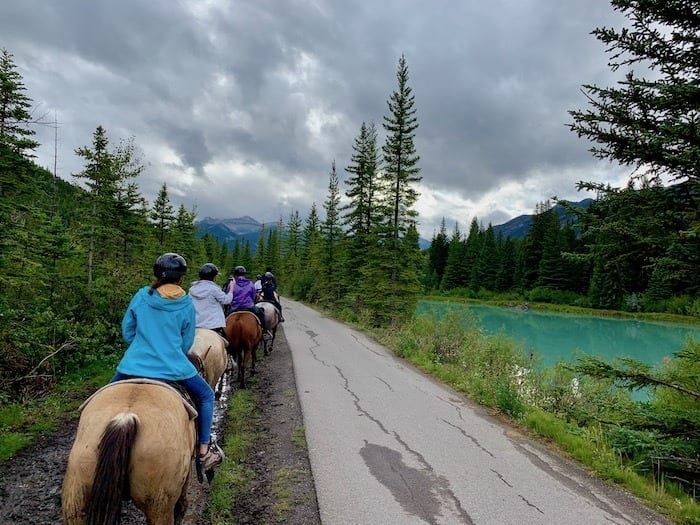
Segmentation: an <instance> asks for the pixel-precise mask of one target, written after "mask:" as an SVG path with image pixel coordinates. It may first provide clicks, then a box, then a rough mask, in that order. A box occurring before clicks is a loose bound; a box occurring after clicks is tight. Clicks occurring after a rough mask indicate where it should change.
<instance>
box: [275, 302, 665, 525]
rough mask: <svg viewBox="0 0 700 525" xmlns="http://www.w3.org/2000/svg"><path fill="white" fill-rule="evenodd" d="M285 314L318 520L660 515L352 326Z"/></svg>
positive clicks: (301, 309)
mask: <svg viewBox="0 0 700 525" xmlns="http://www.w3.org/2000/svg"><path fill="white" fill-rule="evenodd" d="M284 312H285V318H286V322H285V324H284V332H285V335H286V337H287V341H288V343H289V347H290V349H291V352H292V357H293V361H294V368H295V374H296V381H297V390H298V392H299V398H300V401H301V406H302V411H303V417H304V426H305V430H306V439H307V443H308V447H309V457H310V461H311V468H312V471H313V475H314V480H315V485H316V493H317V498H318V503H319V510H320V514H321V520H322V522H323V524H324V525H335V524H342V525H354V524H358V525H359V524H372V525H378V524H400V525H408V524H414V523H415V524H419V523H429V524H462V523H464V524H472V523H473V524H478V525H487V524H493V525H505V524H518V525H525V524H567V525H568V524H571V525H573V524H581V525H591V524H606V525H610V524H620V525H630V524H662V523H667V522H666V521H665V520H664V519H663V518H661V517H660V516H658V515H656V514H655V513H652V512H651V511H650V510H648V509H647V508H646V507H644V506H642V505H640V504H639V503H637V501H636V500H635V499H634V498H632V497H630V496H629V495H627V494H626V493H624V492H622V491H619V490H616V489H614V488H610V487H608V486H607V485H606V484H604V483H601V482H599V481H598V480H596V479H594V478H592V477H591V476H589V475H588V474H587V473H586V472H585V471H584V470H583V469H581V468H578V467H577V466H575V465H573V464H572V463H570V462H568V461H565V460H563V459H561V458H560V457H558V456H557V455H555V454H552V453H550V452H549V451H547V450H546V449H545V448H544V447H542V446H541V445H539V444H537V443H535V442H533V441H531V440H529V439H527V438H526V437H525V436H523V435H521V434H520V433H519V432H518V431H517V430H515V429H513V428H512V427H510V426H508V425H505V424H503V423H501V422H500V421H499V420H498V419H496V418H494V417H491V416H489V415H488V414H487V413H486V412H485V411H484V410H482V409H481V408H479V407H478V406H476V405H475V404H473V403H471V402H469V401H468V400H465V399H464V398H463V396H461V395H460V394H458V393H455V392H454V391H453V390H451V389H450V388H447V387H445V386H444V385H442V384H440V383H438V382H436V381H435V380H433V379H431V378H429V377H427V376H425V375H424V374H422V373H421V372H419V371H416V370H415V369H414V368H413V367H412V366H410V365H408V364H407V363H406V362H405V361H403V360H401V359H398V358H396V357H395V356H394V355H393V354H392V353H391V352H389V351H388V350H387V349H385V348H384V347H382V346H380V345H378V344H376V343H375V342H373V341H372V340H371V339H369V338H368V337H366V336H364V335H363V334H362V333H360V332H357V331H355V330H353V329H351V328H349V327H347V326H346V325H344V324H342V323H339V322H336V321H334V320H332V319H329V318H327V317H325V316H323V315H321V314H319V313H317V312H316V311H314V310H312V309H310V308H307V307H306V306H304V305H302V304H300V303H296V302H294V301H291V300H289V299H285V300H284Z"/></svg>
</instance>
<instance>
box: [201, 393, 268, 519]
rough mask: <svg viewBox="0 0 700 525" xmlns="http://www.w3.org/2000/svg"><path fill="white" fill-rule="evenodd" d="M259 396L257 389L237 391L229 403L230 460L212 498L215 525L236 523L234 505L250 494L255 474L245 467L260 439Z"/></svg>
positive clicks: (227, 445) (218, 475)
mask: <svg viewBox="0 0 700 525" xmlns="http://www.w3.org/2000/svg"><path fill="white" fill-rule="evenodd" d="M255 404H256V394H255V391H254V390H253V389H246V390H240V389H236V390H235V392H234V393H233V395H232V396H231V398H230V399H229V402H228V409H227V414H226V419H225V421H226V428H225V429H223V432H224V434H225V435H226V439H225V441H224V443H223V444H220V445H222V446H223V449H224V452H225V453H226V460H225V461H224V463H223V464H222V465H221V466H220V467H219V468H218V469H217V472H216V475H215V476H214V482H213V484H212V488H211V494H210V497H209V517H210V520H211V523H212V524H213V525H231V524H233V523H235V518H236V516H235V515H234V513H233V509H232V506H231V502H233V501H236V500H238V499H240V498H242V497H245V496H246V495H248V494H249V484H250V482H251V481H252V480H253V479H254V477H255V472H253V471H252V470H251V469H249V468H248V467H246V466H245V464H246V459H247V457H248V451H249V449H250V446H251V444H252V443H253V442H254V441H255V440H256V439H258V433H257V430H256V419H257V413H256V409H255Z"/></svg>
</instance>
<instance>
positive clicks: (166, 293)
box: [117, 285, 197, 381]
mask: <svg viewBox="0 0 700 525" xmlns="http://www.w3.org/2000/svg"><path fill="white" fill-rule="evenodd" d="M150 289H151V287H150V286H145V287H143V288H141V289H140V290H139V291H138V292H136V294H135V295H134V297H133V298H132V299H131V302H130V303H129V307H128V308H127V310H126V313H125V314H124V319H123V320H122V336H123V337H124V340H125V341H126V342H127V343H128V344H129V348H127V350H126V353H125V354H124V357H122V360H121V361H120V362H119V365H118V366H117V372H121V373H122V374H127V375H131V376H138V377H150V378H152V379H165V380H170V381H180V380H182V379H188V378H190V377H193V376H196V375H197V369H196V368H195V366H194V365H193V364H192V363H191V362H190V360H189V359H188V358H187V351H188V350H189V349H190V348H191V347H192V344H193V343H194V334H195V325H196V315H195V310H194V305H193V304H192V298H191V297H190V296H189V295H186V294H185V292H184V290H182V288H180V287H179V286H176V285H163V286H161V287H160V288H158V289H157V290H154V291H153V293H152V294H149V293H148V292H149V290H150ZM161 293H162V294H163V295H161Z"/></svg>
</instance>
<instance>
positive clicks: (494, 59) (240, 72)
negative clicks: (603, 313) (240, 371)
mask: <svg viewBox="0 0 700 525" xmlns="http://www.w3.org/2000/svg"><path fill="white" fill-rule="evenodd" d="M623 21H624V19H623V18H621V16H620V15H619V13H616V12H614V11H613V9H612V7H611V6H610V4H609V2H608V1H607V0H560V1H553V0H488V1H486V0H461V1H460V0H430V1H425V0H383V1H370V0H306V1H305V0H287V1H285V0H248V1H241V0H147V1H146V0H118V1H112V0H89V1H84V0H3V1H2V2H0V47H4V48H6V49H7V50H8V51H9V52H10V53H12V54H13V55H14V61H15V64H16V65H17V68H18V70H19V72H20V73H21V75H22V76H23V78H24V83H25V87H26V90H27V91H26V94H27V95H28V96H30V97H31V98H32V99H33V102H34V105H35V106H36V107H35V115H43V116H44V120H45V121H47V123H48V124H52V123H53V120H54V116H55V119H56V121H57V122H58V126H59V127H58V133H57V136H58V140H57V141H54V130H53V128H52V127H51V126H50V125H44V126H38V127H37V128H36V129H37V138H38V140H39V141H40V142H41V146H40V147H39V148H38V150H37V151H36V153H37V162H38V163H39V164H40V165H42V166H45V167H47V168H49V169H51V170H53V165H54V149H55V146H56V149H57V152H58V154H57V156H56V159H57V167H58V168H57V172H58V175H59V176H60V177H62V178H65V179H67V180H74V179H72V174H73V173H78V172H80V171H81V170H82V169H83V164H82V162H81V159H80V158H79V157H77V156H76V155H75V153H74V150H75V149H76V148H79V147H82V146H86V145H90V144H91V141H92V134H93V132H94V130H95V128H96V127H97V126H98V125H101V126H103V127H104V128H105V129H106V130H107V134H108V137H109V139H110V143H111V144H112V145H114V146H116V145H118V144H119V142H120V140H123V139H128V138H130V137H133V140H134V143H135V144H136V146H137V147H138V149H139V150H140V154H141V156H142V160H143V162H144V164H145V165H146V170H145V172H144V173H143V174H142V175H141V176H140V177H139V178H138V180H137V182H138V185H139V188H140V189H141V192H142V193H143V194H144V196H145V197H146V198H147V199H149V201H151V202H152V201H153V199H154V198H155V196H156V194H157V193H158V190H159V189H160V187H161V186H162V184H163V183H166V184H167V187H168V192H169V195H170V199H171V202H172V203H173V204H174V205H175V206H179V205H180V204H184V205H185V206H186V207H187V208H188V209H190V208H192V207H195V208H196V210H197V214H198V217H199V218H204V217H207V216H210V217H218V218H230V217H241V216H244V215H249V216H251V217H253V218H255V219H257V220H259V221H260V222H272V221H278V220H279V219H280V217H282V218H283V220H285V221H286V220H287V219H288V217H289V214H290V213H291V212H292V211H293V210H296V211H298V212H299V213H300V215H301V216H302V217H305V216H306V214H307V213H308V211H309V209H310V208H311V205H312V203H314V202H315V203H316V205H317V207H318V210H319V212H320V213H321V215H322V216H323V215H324V214H323V208H322V204H323V201H324V200H325V198H326V195H327V189H328V181H329V173H330V169H331V164H332V162H333V161H335V162H336V165H337V171H338V174H339V176H340V178H341V192H344V190H345V185H344V184H343V183H342V181H343V180H344V179H345V176H346V172H345V170H344V168H345V167H346V166H348V164H349V163H350V155H351V153H352V145H353V143H354V140H355V138H356V137H357V135H358V133H359V130H360V126H361V125H362V123H363V122H366V123H370V122H374V123H375V125H376V127H377V129H378V130H379V142H380V145H381V144H383V141H384V137H385V135H384V132H383V129H382V122H383V118H384V116H385V115H387V114H388V110H387V100H388V99H389V97H390V95H391V93H392V92H393V91H394V90H395V89H396V86H397V82H396V70H397V65H398V60H399V58H400V56H401V55H402V54H403V55H404V56H405V58H406V62H407V65H408V70H409V85H410V87H411V88H412V90H413V94H414V96H415V108H416V116H417V118H418V123H419V128H418V129H417V131H416V138H415V144H416V149H417V152H418V154H419V155H420V157H421V160H420V163H419V167H420V168H421V176H422V177H423V180H422V183H421V185H420V186H419V188H418V190H419V191H420V193H421V197H420V199H419V201H418V203H417V206H416V208H417V210H418V212H419V215H420V219H419V220H420V225H419V230H420V232H421V234H422V236H423V237H426V238H428V239H429V238H430V237H432V235H433V233H434V232H435V230H436V229H437V228H439V224H440V221H441V220H442V218H443V217H444V218H445V221H446V224H447V227H448V231H452V229H453V228H454V225H455V224H458V225H459V227H460V229H461V230H463V231H464V230H466V228H468V225H469V223H470V222H471V220H472V218H473V217H475V216H476V217H478V219H479V220H480V221H482V222H483V223H484V224H485V225H486V224H488V223H489V222H491V223H493V224H501V223H503V222H505V221H507V220H509V219H511V218H513V217H515V216H517V215H520V214H523V213H532V211H533V210H534V208H535V206H536V204H537V203H538V202H541V201H543V200H545V199H548V198H550V197H552V196H557V197H559V198H566V199H571V200H580V199H583V198H585V197H588V196H590V195H588V194H585V193H582V192H577V191H576V183H577V182H578V181H580V180H586V181H597V182H611V183H613V184H619V183H620V181H624V180H625V179H626V177H627V174H628V173H629V169H628V168H622V167H619V166H617V165H616V164H611V163H609V162H607V161H599V160H595V159H593V157H592V156H591V154H590V153H589V152H588V148H589V147H590V144H588V143H586V142H585V141H583V140H581V139H578V138H577V137H576V135H575V134H574V133H572V132H571V131H570V130H569V129H568V127H567V124H569V123H570V122H571V118H570V116H569V114H568V111H569V110H572V109H581V108H585V107H586V104H587V102H586V98H585V96H584V95H583V93H582V92H581V86H582V84H586V83H594V84H599V85H613V84H614V83H615V82H616V81H617V80H618V79H619V78H620V73H616V74H613V73H612V72H610V70H609V68H608V66H607V61H608V55H607V54H606V53H605V49H604V46H603V45H602V44H601V43H600V42H598V41H597V40H596V39H595V38H594V37H593V36H592V35H591V34H590V32H591V31H592V30H593V29H594V28H596V27H601V26H614V27H620V25H621V24H622V22H623Z"/></svg>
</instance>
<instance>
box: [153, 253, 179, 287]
mask: <svg viewBox="0 0 700 525" xmlns="http://www.w3.org/2000/svg"><path fill="white" fill-rule="evenodd" d="M185 273H187V262H185V259H184V258H183V257H182V256H180V255H178V254H176V253H164V254H163V255H161V256H160V257H158V258H157V259H156V263H155V264H154V265H153V275H155V276H156V277H157V278H158V279H162V280H164V281H177V280H178V279H179V278H180V277H182V276H183V275H185Z"/></svg>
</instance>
